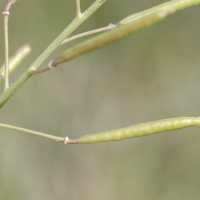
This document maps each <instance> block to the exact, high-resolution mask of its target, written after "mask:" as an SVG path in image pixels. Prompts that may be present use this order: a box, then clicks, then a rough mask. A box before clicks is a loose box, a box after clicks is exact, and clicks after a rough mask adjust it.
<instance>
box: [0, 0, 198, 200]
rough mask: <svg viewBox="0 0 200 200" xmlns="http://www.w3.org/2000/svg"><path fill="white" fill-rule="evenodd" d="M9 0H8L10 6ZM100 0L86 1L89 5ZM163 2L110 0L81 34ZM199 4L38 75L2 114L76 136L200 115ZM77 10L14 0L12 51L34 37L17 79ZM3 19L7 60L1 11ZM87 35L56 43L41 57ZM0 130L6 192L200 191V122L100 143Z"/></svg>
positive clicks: (96, 195) (115, 196)
mask: <svg viewBox="0 0 200 200" xmlns="http://www.w3.org/2000/svg"><path fill="white" fill-rule="evenodd" d="M6 2H7V1H6V0H1V1H0V8H1V10H2V11H3V9H4V6H5V4H6ZM93 2H94V0H84V1H81V6H82V9H83V10H84V9H86V8H87V7H88V6H89V5H90V4H92V3H93ZM163 2H164V1H163V0H148V1H146V0H108V1H107V2H106V3H105V4H104V5H103V6H102V7H101V8H100V9H99V10H98V11H97V12H96V13H95V14H94V15H93V16H92V17H90V18H89V19H88V20H87V21H86V22H85V23H84V24H82V25H81V27H80V28H78V29H77V30H76V31H75V32H74V34H77V33H81V32H84V31H87V30H92V29H95V28H99V27H103V26H105V25H107V24H109V23H116V22H118V21H119V20H120V19H123V18H125V17H126V16H128V15H130V14H133V13H134V12H139V11H142V10H144V9H147V8H150V7H152V6H155V5H158V4H160V3H163ZM199 13H200V6H196V7H193V8H188V9H186V10H183V11H180V12H178V13H175V14H174V15H171V16H169V17H168V18H167V19H165V20H164V21H161V22H159V23H157V24H155V25H153V26H152V27H149V28H147V29H145V30H142V31H140V32H138V33H136V34H134V35H131V36H129V37H127V38H125V39H123V40H121V41H118V42H116V43H113V44H111V45H109V46H106V47H104V48H102V49H99V50H96V51H94V52H91V53H89V54H87V55H83V56H80V57H78V58H76V59H74V60H72V61H70V62H67V63H65V64H62V65H60V66H59V67H58V68H57V69H55V70H52V71H50V72H46V73H44V74H40V75H35V76H33V77H31V79H29V80H28V81H27V82H26V83H25V84H24V85H23V86H22V87H21V88H20V89H19V90H18V91H17V92H16V93H15V95H13V97H12V98H11V99H10V100H9V101H8V102H7V103H6V105H5V106H4V107H3V108H2V109H1V113H0V121H1V122H2V123H8V124H12V125H16V126H22V127H25V128H30V129H33V130H38V131H42V132H45V133H49V134H54V135H59V136H66V135H67V136H69V137H70V138H77V137H80V136H83V135H86V134H90V133H95V132H101V131H106V130H111V129H116V128H121V127H125V126H129V125H134V124H138V123H143V122H148V121H153V120H159V119H164V118H171V117H181V116H199V115H200V101H199V99H200V90H199V85H200V79H199V74H200V56H199V52H200V37H199V35H200V25H199V16H200V14H199ZM74 16H75V0H71V1H69V0H67V1H64V0H57V1H53V0H42V1H41V0H32V1H31V0H29V1H27V0H19V1H18V2H17V3H16V4H15V5H14V6H13V7H12V8H11V17H10V22H9V37H10V54H11V55H12V54H14V52H15V51H16V50H17V49H18V48H19V47H20V46H22V45H23V44H26V43H29V44H30V45H31V47H32V53H31V55H30V56H29V57H28V58H27V59H26V60H25V61H24V62H23V63H22V65H21V66H20V67H19V68H18V69H17V70H16V71H15V73H14V74H13V75H12V76H11V81H12V82H14V81H15V80H16V79H17V78H18V77H19V76H20V75H21V74H22V73H23V71H24V70H26V69H27V67H28V66H29V65H30V64H31V62H33V61H34V59H36V58H37V56H38V55H39V54H40V53H41V52H42V51H43V50H44V49H45V48H46V47H47V46H48V45H49V44H50V43H51V42H52V40H53V39H55V37H56V36H57V35H58V34H59V33H60V32H61V31H62V30H63V29H64V28H65V27H66V26H67V25H68V24H69V23H70V22H71V20H72V19H73V18H74ZM0 27H1V28H0V47H1V51H0V52H1V53H0V60H1V62H2V63H3V62H4V42H3V17H1V19H0ZM82 40H83V39H82ZM79 41H81V39H79V40H77V41H74V42H71V43H69V44H67V45H65V46H62V47H60V48H59V49H57V50H56V51H55V52H54V53H53V54H52V55H51V57H50V58H49V59H47V61H46V62H45V63H44V64H43V65H42V67H45V66H46V65H47V63H48V62H49V61H50V60H52V59H54V58H56V57H57V56H58V55H59V54H60V53H61V52H63V51H64V50H65V49H66V48H68V47H70V46H72V45H74V44H76V43H77V42H79ZM1 91H2V90H1ZM0 137H1V139H0V199H1V200H12V199H15V200H21V199H26V200H35V199H37V200H44V199H48V200H55V199H56V200H63V199H68V200H80V199H81V200H102V199H104V200H121V199H127V200H129V199H145V200H146V199H148V200H160V199H162V200H168V199H176V200H178V199H181V200H188V199H193V200H196V199H199V198H200V190H199V184H200V172H199V168H200V159H199V152H200V145H199V142H200V128H199V127H190V128H186V129H182V130H178V131H172V132H165V133H160V134H155V135H152V136H147V137H141V138H135V139H130V140H123V141H119V142H109V143H99V144H93V145H63V144H61V143H56V142H54V141H51V140H48V139H44V138H40V137H37V136H33V135H29V134H25V133H20V132H16V131H11V130H5V129H1V130H0Z"/></svg>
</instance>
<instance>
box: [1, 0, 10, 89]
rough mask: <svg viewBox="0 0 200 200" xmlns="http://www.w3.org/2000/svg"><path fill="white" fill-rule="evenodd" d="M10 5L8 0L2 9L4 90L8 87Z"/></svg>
mask: <svg viewBox="0 0 200 200" xmlns="http://www.w3.org/2000/svg"><path fill="white" fill-rule="evenodd" d="M11 5H12V1H11V0H9V1H8V3H7V4H6V7H5V9H4V11H3V13H2V14H3V16H4V42H5V84H4V91H6V90H7V89H8V88H9V44H8V18H9V16H10V12H9V10H10V8H11Z"/></svg>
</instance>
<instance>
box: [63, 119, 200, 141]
mask: <svg viewBox="0 0 200 200" xmlns="http://www.w3.org/2000/svg"><path fill="white" fill-rule="evenodd" d="M199 125H200V117H180V118H172V119H164V120H159V121H154V122H148V123H143V124H138V125H135V126H130V127H126V128H122V129H118V130H112V131H108V132H102V133H96V134H91V135H86V136H83V137H81V138H78V139H69V140H68V142H67V143H68V144H92V143H97V142H108V141H116V140H124V139H129V138H134V137H141V136H145V135H151V134H155V133H160V132H164V131H172V130H176V129H181V128H185V127H188V126H199Z"/></svg>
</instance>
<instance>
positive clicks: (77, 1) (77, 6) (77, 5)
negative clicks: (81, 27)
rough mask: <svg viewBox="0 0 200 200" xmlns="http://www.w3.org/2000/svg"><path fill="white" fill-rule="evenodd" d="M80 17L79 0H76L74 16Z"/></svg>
mask: <svg viewBox="0 0 200 200" xmlns="http://www.w3.org/2000/svg"><path fill="white" fill-rule="evenodd" d="M80 17H81V6H80V0H76V18H77V19H78V18H80Z"/></svg>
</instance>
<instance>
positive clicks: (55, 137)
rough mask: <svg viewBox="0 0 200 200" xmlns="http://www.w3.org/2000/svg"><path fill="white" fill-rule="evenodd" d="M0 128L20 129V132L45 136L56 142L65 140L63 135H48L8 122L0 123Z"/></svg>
mask: <svg viewBox="0 0 200 200" xmlns="http://www.w3.org/2000/svg"><path fill="white" fill-rule="evenodd" d="M0 128H7V129H12V130H16V131H21V132H25V133H29V134H33V135H37V136H40V137H45V138H48V139H51V140H55V141H57V142H64V141H65V140H66V139H65V138H64V137H58V136H54V135H49V134H46V133H41V132H38V131H33V130H29V129H26V128H21V127H17V126H11V125H8V124H2V123H0Z"/></svg>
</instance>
